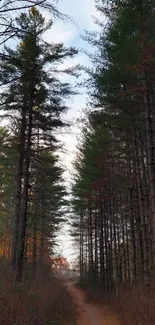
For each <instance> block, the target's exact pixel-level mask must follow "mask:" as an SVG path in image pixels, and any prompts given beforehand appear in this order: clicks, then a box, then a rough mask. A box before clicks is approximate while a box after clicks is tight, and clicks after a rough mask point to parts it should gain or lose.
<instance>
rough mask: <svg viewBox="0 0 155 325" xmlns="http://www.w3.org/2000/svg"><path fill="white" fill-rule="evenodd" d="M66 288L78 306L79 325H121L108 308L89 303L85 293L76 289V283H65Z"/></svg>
mask: <svg viewBox="0 0 155 325" xmlns="http://www.w3.org/2000/svg"><path fill="white" fill-rule="evenodd" d="M65 286H66V288H67V290H68V292H69V293H70V294H71V296H72V297H73V299H74V301H75V303H76V305H77V308H78V314H79V318H78V322H77V324H78V325H120V322H119V321H118V319H117V318H116V316H115V315H113V313H110V312H109V310H108V309H107V308H106V307H105V308H104V307H103V308H102V306H100V305H96V304H92V303H88V302H87V301H86V297H85V294H84V292H83V291H82V290H80V289H78V288H76V286H75V284H74V283H72V282H69V283H65Z"/></svg>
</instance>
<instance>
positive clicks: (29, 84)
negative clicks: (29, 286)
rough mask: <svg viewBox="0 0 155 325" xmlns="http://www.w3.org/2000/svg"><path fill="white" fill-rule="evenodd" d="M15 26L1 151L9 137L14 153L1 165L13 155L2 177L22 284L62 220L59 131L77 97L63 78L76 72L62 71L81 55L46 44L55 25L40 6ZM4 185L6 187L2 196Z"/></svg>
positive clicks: (4, 61)
mask: <svg viewBox="0 0 155 325" xmlns="http://www.w3.org/2000/svg"><path fill="white" fill-rule="evenodd" d="M26 5H28V2H27V4H26ZM14 26H15V27H16V40H17V42H18V44H17V46H16V48H15V49H12V48H10V47H8V46H6V45H5V46H4V48H3V51H2V53H1V54H0V81H1V85H2V88H1V93H0V102H1V111H2V115H3V116H4V117H6V119H7V120H8V121H9V120H10V124H9V127H10V130H8V131H7V129H6V130H5V129H4V139H2V150H3V146H4V148H5V138H7V137H8V138H7V139H6V141H8V143H9V147H8V144H7V145H6V150H7V154H6V153H5V151H4V153H3V151H2V159H3V160H7V159H8V161H9V162H10V164H11V159H12V156H11V155H14V159H13V160H12V164H11V170H8V167H7V164H5V161H4V162H3V163H2V176H3V174H4V181H6V177H5V172H6V171H5V167H6V169H7V173H8V174H9V176H8V178H9V177H10V178H9V182H12V183H10V184H9V185H8V188H9V189H10V191H9V193H6V197H5V199H7V201H8V202H9V203H8V204H9V206H10V203H11V202H10V200H11V199H12V202H13V206H12V207H11V211H10V213H9V216H8V217H7V212H5V213H6V214H5V219H6V223H7V222H9V225H10V228H8V225H6V231H7V230H8V229H10V238H11V243H10V241H9V245H10V248H9V252H8V254H9V257H10V258H11V260H12V265H13V267H14V269H15V271H16V279H17V280H21V279H22V275H23V263H24V261H25V260H27V259H28V257H29V256H28V255H30V252H29V251H31V255H32V259H33V269H34V272H35V268H36V263H37V260H39V261H40V263H43V262H44V259H45V255H46V256H49V255H50V252H51V244H54V237H55V236H56V234H57V230H58V229H59V225H60V223H61V221H62V219H63V218H62V217H61V211H62V210H63V207H64V206H65V204H66V202H65V199H64V198H65V196H66V191H65V188H64V184H63V178H62V174H63V169H62V168H61V167H60V164H59V160H58V157H57V155H56V150H58V149H59V143H58V142H57V139H56V136H55V130H57V131H59V132H61V129H62V127H64V126H65V124H64V123H63V121H62V114H63V113H64V112H65V111H66V110H67V106H66V101H65V100H66V98H68V96H70V95H72V94H74V92H73V91H72V89H71V87H70V84H69V83H67V82H62V81H61V78H60V74H63V73H65V74H69V75H71V74H74V75H75V73H76V72H75V70H74V69H69V70H65V71H64V72H63V71H62V70H61V71H59V65H60V63H61V64H62V63H63V62H64V60H65V59H68V58H70V59H71V58H72V57H73V56H74V55H75V54H76V50H75V49H74V48H65V47H64V46H63V44H61V43H60V44H54V43H51V44H49V43H46V42H44V40H43V35H44V33H45V32H46V30H47V29H48V28H51V26H52V21H49V22H47V23H46V22H45V19H44V18H43V16H42V15H41V13H39V11H38V10H37V8H36V6H35V4H34V6H31V8H30V9H29V10H28V11H25V12H23V13H21V14H20V15H19V17H17V18H16V19H15V20H14ZM5 132H6V135H5ZM7 133H8V134H7ZM2 135H3V130H2ZM10 141H11V142H10ZM9 149H10V151H9ZM4 150H5V149H4ZM12 150H13V153H12ZM4 185H5V183H4V184H3V182H2V195H3V194H4V190H3V187H4ZM5 199H4V200H5ZM3 205H4V202H2V206H3ZM9 206H8V208H9ZM8 208H7V209H8ZM6 211H8V210H6ZM2 232H3V238H2V241H3V246H6V240H5V236H6V235H7V234H5V231H2ZM8 234H9V233H8ZM52 238H53V239H52ZM29 246H31V249H28V247H29ZM5 249H6V248H4V247H3V250H4V251H5ZM4 255H5V253H4Z"/></svg>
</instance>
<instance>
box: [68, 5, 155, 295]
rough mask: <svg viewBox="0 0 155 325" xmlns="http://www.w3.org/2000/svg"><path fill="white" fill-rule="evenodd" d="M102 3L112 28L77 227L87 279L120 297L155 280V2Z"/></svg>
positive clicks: (91, 122)
mask: <svg viewBox="0 0 155 325" xmlns="http://www.w3.org/2000/svg"><path fill="white" fill-rule="evenodd" d="M97 5H98V10H100V12H101V13H104V15H106V16H107V21H108V22H107V24H106V27H104V29H103V30H102V31H101V33H100V38H99V39H98V40H97V42H96V44H97V50H96V53H95V57H94V61H93V63H94V64H96V67H95V68H94V69H93V70H92V71H91V72H90V83H89V87H90V88H91V90H90V92H89V93H90V101H91V108H92V109H93V111H92V112H90V113H88V114H87V121H86V122H85V123H84V127H83V131H82V139H81V143H80V144H79V153H78V155H77V159H76V162H75V179H74V184H73V191H72V192H73V208H74V211H75V220H74V221H73V226H74V228H75V229H74V235H76V237H77V240H78V242H79V263H80V273H81V281H84V282H85V283H87V284H88V285H90V283H92V284H94V285H96V286H97V285H98V286H102V287H103V288H104V289H107V290H110V289H113V288H115V290H116V291H117V290H118V288H119V286H120V284H122V283H123V282H129V283H145V284H146V283H150V282H151V281H152V280H154V276H155V209H154V207H155V161H154V159H155V153H154V143H155V132H154V131H155V117H154V113H155V91H154V89H155V87H154V84H155V80H154V69H155V38H154V35H155V27H154V21H155V12H154V3H153V1H149V0H137V1H135V0H134V1H132V0H125V1H98V2H97ZM103 19H104V18H103ZM92 41H93V40H92ZM95 62H96V63H95ZM77 217H78V219H77Z"/></svg>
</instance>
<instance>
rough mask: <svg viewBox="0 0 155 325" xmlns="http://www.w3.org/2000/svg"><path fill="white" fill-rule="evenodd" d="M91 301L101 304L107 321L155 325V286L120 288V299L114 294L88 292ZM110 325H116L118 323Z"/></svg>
mask: <svg viewBox="0 0 155 325" xmlns="http://www.w3.org/2000/svg"><path fill="white" fill-rule="evenodd" d="M87 297H88V300H89V301H94V302H95V303H96V304H99V305H100V307H101V309H102V310H103V312H104V313H105V323H106V319H110V317H112V318H115V317H116V320H117V321H118V323H120V324H121V325H155V285H151V286H150V287H145V286H137V287H132V288H131V287H128V286H124V287H122V288H120V291H119V294H118V297H117V298H116V296H114V295H113V294H112V293H111V294H108V295H105V294H104V293H103V292H102V293H101V291H99V290H98V291H96V292H92V291H90V290H89V291H87ZM109 324H113V325H116V324H117V322H116V321H115V322H112V323H111V322H110V321H109Z"/></svg>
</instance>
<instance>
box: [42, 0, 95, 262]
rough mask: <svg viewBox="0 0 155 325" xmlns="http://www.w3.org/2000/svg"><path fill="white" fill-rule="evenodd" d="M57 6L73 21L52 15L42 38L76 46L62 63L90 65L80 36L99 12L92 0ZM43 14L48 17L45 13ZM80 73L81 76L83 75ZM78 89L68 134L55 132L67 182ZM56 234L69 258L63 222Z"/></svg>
mask: <svg viewBox="0 0 155 325" xmlns="http://www.w3.org/2000/svg"><path fill="white" fill-rule="evenodd" d="M58 8H59V9H60V11H61V12H62V13H64V14H66V15H68V16H70V17H71V18H72V19H73V21H74V23H73V22H71V21H69V20H68V21H66V20H65V21H61V20H57V19H56V20H55V21H54V24H53V26H52V28H51V30H49V31H48V32H46V35H45V38H46V41H48V42H50V41H54V42H63V43H64V45H65V46H75V47H77V48H79V53H78V55H77V56H76V57H75V58H74V59H73V60H70V61H67V62H65V64H64V65H63V67H69V66H73V65H74V64H75V65H76V64H78V63H79V64H81V65H90V62H89V59H88V58H87V56H86V55H84V54H83V53H82V50H83V49H84V50H87V51H90V52H92V51H93V48H91V46H90V45H88V43H87V42H85V41H84V40H83V39H82V37H81V36H82V35H83V34H84V32H85V30H87V31H94V30H96V29H97V26H96V25H95V24H94V19H93V17H98V18H99V14H98V12H97V11H96V8H95V0H60V3H59V6H58ZM45 16H46V18H48V15H47V13H46V14H45ZM82 77H84V75H83V76H82ZM80 92H81V94H80V95H78V96H75V98H74V99H72V101H69V102H68V105H69V106H70V109H69V111H68V113H67V115H66V116H65V119H68V120H69V121H71V122H72V123H73V124H72V127H71V130H70V133H71V134H69V133H68V134H67V133H66V134H63V135H60V136H59V138H60V139H61V140H62V141H63V143H64V148H65V150H66V151H67V153H66V154H65V153H62V154H61V158H62V163H63V164H64V166H65V167H66V168H67V171H66V172H65V174H64V176H65V179H66V181H67V182H69V180H70V175H71V172H72V170H73V167H72V161H73V159H74V156H75V152H76V145H77V139H76V138H77V135H78V134H79V132H80V130H79V128H78V126H76V123H75V120H76V119H77V118H78V117H79V116H80V115H81V111H82V109H83V108H84V107H85V105H86V92H85V89H84V88H83V89H80ZM59 238H60V241H61V242H62V245H61V247H62V254H63V255H64V256H65V257H67V258H68V259H69V260H72V259H73V258H74V251H75V247H74V249H73V248H72V242H71V240H70V237H69V232H68V226H67V225H66V226H65V227H64V228H63V229H62V233H61V235H60V237H59ZM75 254H76V252H75Z"/></svg>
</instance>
